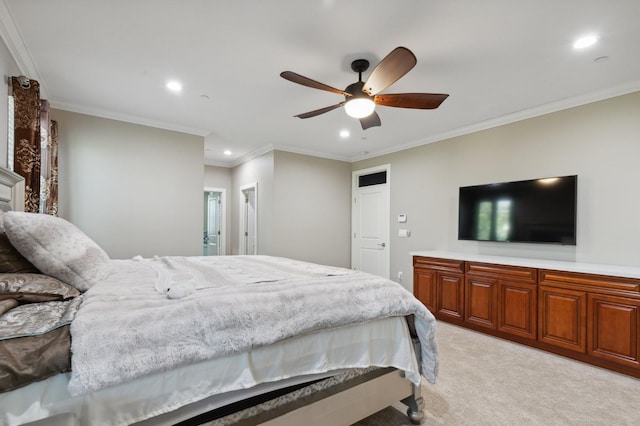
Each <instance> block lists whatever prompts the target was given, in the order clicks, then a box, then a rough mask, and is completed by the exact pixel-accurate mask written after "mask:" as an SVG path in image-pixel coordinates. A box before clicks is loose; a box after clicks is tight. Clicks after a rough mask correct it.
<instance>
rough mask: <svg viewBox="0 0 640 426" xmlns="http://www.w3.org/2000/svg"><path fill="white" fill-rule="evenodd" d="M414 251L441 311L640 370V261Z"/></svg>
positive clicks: (424, 285) (424, 287) (634, 372)
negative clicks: (632, 263)
mask: <svg viewBox="0 0 640 426" xmlns="http://www.w3.org/2000/svg"><path fill="white" fill-rule="evenodd" d="M411 254H412V256H413V268H414V269H413V291H414V294H415V296H416V297H417V298H418V299H419V300H420V301H421V302H422V303H424V304H425V306H426V307H427V308H428V309H429V310H430V311H431V312H432V313H433V314H434V315H435V316H436V318H437V319H439V320H442V321H446V322H449V323H453V324H456V325H459V326H462V327H467V328H470V329H473V330H476V331H480V332H483V333H486V334H491V335H493V336H497V337H501V338H504V339H508V340H511V341H514V342H518V343H522V344H525V345H529V346H532V347H535V348H538V349H542V350H545V351H548V352H553V353H555V354H559V355H563V356H566V357H569V358H573V359H576V360H579V361H583V362H587V363H590V364H593V365H597V366H599V367H603V368H607V369H610V370H614V371H617V372H620V373H624V374H628V375H631V376H634V377H638V378H640V268H634V267H624V266H614V265H597V264H588V263H574V262H560V261H548V260H537V259H521V258H511V257H498V256H482V255H473V254H461V253H449V252H416V253H411Z"/></svg>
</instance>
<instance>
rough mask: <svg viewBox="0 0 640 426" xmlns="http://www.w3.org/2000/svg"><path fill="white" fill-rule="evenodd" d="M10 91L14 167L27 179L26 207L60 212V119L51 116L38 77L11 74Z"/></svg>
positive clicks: (25, 209) (27, 209)
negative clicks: (55, 120) (54, 120)
mask: <svg viewBox="0 0 640 426" xmlns="http://www.w3.org/2000/svg"><path fill="white" fill-rule="evenodd" d="M11 92H12V96H13V105H14V111H13V123H14V138H13V170H14V171H15V172H16V173H18V174H19V175H21V176H23V177H24V179H25V196H24V198H25V200H24V211H26V212H32V213H47V214H51V215H54V216H57V214H58V141H57V133H58V129H57V123H55V122H52V121H50V120H49V103H48V102H47V101H45V100H41V99H40V84H39V83H38V82H37V81H36V80H29V79H27V78H26V77H24V76H20V77H11ZM9 149H11V146H10V147H9Z"/></svg>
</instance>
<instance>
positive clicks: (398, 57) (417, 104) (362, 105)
mask: <svg viewBox="0 0 640 426" xmlns="http://www.w3.org/2000/svg"><path fill="white" fill-rule="evenodd" d="M416 63H417V60H416V56H415V55H414V54H413V52H411V51H410V50H409V49H407V48H406V47H396V48H395V49H393V50H392V51H391V53H389V54H388V55H387V56H385V58H384V59H383V60H382V61H380V63H379V64H378V65H377V66H376V67H375V69H374V70H373V71H372V72H371V75H370V76H369V78H368V79H367V81H366V82H363V81H362V73H363V72H364V71H366V70H367V69H368V68H369V61H367V60H366V59H356V60H355V61H353V62H352V63H351V69H352V70H353V71H354V72H357V73H358V81H357V82H356V83H353V84H350V85H348V86H347V87H346V88H345V89H344V90H340V89H336V88H335V87H331V86H327V85H326V84H323V83H320V82H318V81H315V80H312V79H310V78H308V77H304V76H302V75H300V74H296V73H295V72H293V71H284V72H282V73H280V77H282V78H284V79H285V80H289V81H292V82H294V83H298V84H301V85H303V86H307V87H311V88H313V89H319V90H325V91H327V92H331V93H336V94H338V95H343V96H344V97H345V100H344V101H343V102H340V103H338V104H335V105H331V106H328V107H325V108H320V109H317V110H314V111H309V112H306V113H304V114H298V115H296V116H295V117H298V118H310V117H315V116H317V115H320V114H324V113H325V112H329V111H332V110H334V109H336V108H340V107H341V106H344V108H345V111H346V112H347V114H348V115H350V116H351V117H354V118H358V119H359V120H360V124H361V125H362V129H363V130H367V129H368V128H369V127H375V126H380V117H379V116H378V114H377V113H376V112H375V111H374V110H375V106H376V105H384V106H390V107H397V108H414V109H435V108H438V107H439V106H440V104H441V103H442V102H444V100H445V99H447V97H448V96H449V95H445V94H439V93H395V94H385V95H381V94H379V93H380V92H382V91H383V90H384V89H386V88H387V87H389V86H391V85H392V84H393V83H395V82H396V81H398V80H399V79H400V77H402V76H403V75H405V74H406V73H408V72H409V71H410V70H411V69H412V68H413V67H414V66H415V65H416Z"/></svg>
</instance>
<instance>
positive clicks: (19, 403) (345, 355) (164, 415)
mask: <svg viewBox="0 0 640 426" xmlns="http://www.w3.org/2000/svg"><path fill="white" fill-rule="evenodd" d="M368 366H378V367H395V368H397V369H399V370H402V371H404V372H405V374H406V377H407V378H408V379H409V380H411V381H412V382H413V383H420V373H419V370H418V363H417V361H416V357H415V354H414V350H413V345H412V341H411V337H410V335H409V331H408V328H407V325H406V322H405V319H404V318H398V317H396V318H386V319H382V320H376V321H372V322H369V323H365V324H360V325H353V326H347V327H342V328H338V329H332V330H328V331H322V332H315V333H310V334H307V335H302V336H297V337H294V338H291V339H288V340H285V341H282V342H280V343H278V344H275V345H271V346H266V347H262V348H258V349H254V350H252V351H250V352H244V353H240V354H235V355H231V356H226V357H223V358H220V359H216V360H211V361H205V362H201V363H197V364H192V365H187V366H184V367H181V368H179V369H175V370H170V371H167V372H163V373H158V374H153V375H151V376H147V377H144V378H141V379H139V380H136V381H133V382H129V383H125V384H121V385H117V386H113V387H110V388H106V389H103V390H100V391H98V392H95V393H93V394H90V395H84V396H78V397H72V396H70V395H69V392H68V391H67V384H68V381H69V377H70V374H60V375H57V376H54V377H52V378H49V379H47V380H44V381H41V382H37V383H33V384H31V385H29V386H26V387H24V388H20V389H17V390H15V391H12V392H7V393H4V394H0V413H1V416H2V417H0V424H2V425H19V424H21V423H24V422H28V421H33V420H38V419H41V418H44V417H49V416H53V415H56V414H60V413H73V414H74V415H75V416H76V417H77V418H78V419H80V424H82V425H125V424H131V423H135V422H140V421H143V420H145V419H149V418H151V417H154V421H153V424H175V423H176V422H178V421H182V420H185V419H186V418H188V417H192V416H194V415H197V414H199V413H202V412H206V411H210V410H212V409H215V408H218V407H221V406H224V405H227V404H229V403H232V402H235V401H238V400H241V399H245V398H248V397H251V396H254V395H258V394H261V393H264V392H268V391H270V390H274V389H278V388H281V387H283V383H282V382H281V381H282V380H286V385H287V386H288V385H293V384H297V383H303V382H305V381H309V380H314V379H317V378H321V377H327V376H329V375H332V374H335V373H336V372H337V371H341V370H344V369H345V368H362V367H368ZM212 396H213V397H212ZM187 405H189V407H188V410H185V409H183V410H178V409H179V408H180V407H184V406H187ZM175 410H177V411H175ZM186 411H188V413H186ZM157 416H161V417H157Z"/></svg>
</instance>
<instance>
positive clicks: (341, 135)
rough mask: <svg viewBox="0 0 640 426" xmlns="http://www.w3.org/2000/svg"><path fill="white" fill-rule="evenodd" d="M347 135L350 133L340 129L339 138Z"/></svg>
mask: <svg viewBox="0 0 640 426" xmlns="http://www.w3.org/2000/svg"><path fill="white" fill-rule="evenodd" d="M349 135H351V133H349V131H348V130H340V137H341V138H348V137H349Z"/></svg>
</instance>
